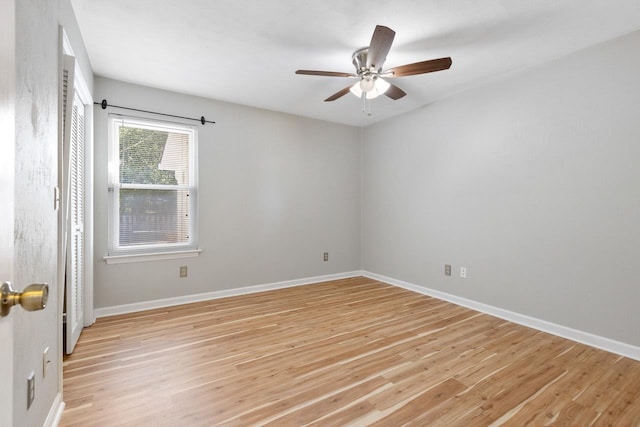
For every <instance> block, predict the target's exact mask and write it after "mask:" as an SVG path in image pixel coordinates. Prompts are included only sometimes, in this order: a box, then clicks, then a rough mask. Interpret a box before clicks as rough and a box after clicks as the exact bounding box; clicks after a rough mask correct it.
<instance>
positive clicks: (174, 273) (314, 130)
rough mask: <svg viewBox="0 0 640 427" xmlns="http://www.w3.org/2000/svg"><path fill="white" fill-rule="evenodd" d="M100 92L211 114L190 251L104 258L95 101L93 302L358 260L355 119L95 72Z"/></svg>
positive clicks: (177, 292) (176, 292) (102, 139)
mask: <svg viewBox="0 0 640 427" xmlns="http://www.w3.org/2000/svg"><path fill="white" fill-rule="evenodd" d="M103 98H106V99H107V100H108V102H109V103H110V104H113V105H122V106H127V107H133V108H139V109H148V110H153V111H161V112H166V113H171V114H177V115H184V116H190V117H200V116H201V115H204V116H206V118H207V119H209V120H215V121H216V122H217V123H216V124H215V125H210V124H207V125H206V126H200V125H199V127H198V155H199V165H198V167H199V205H200V207H199V247H200V248H201V249H202V253H201V254H200V256H199V257H197V258H187V259H175V260H169V261H148V262H136V263H128V264H106V263H105V261H104V260H103V259H102V257H103V256H104V255H106V253H107V230H108V227H107V215H106V214H107V206H108V205H107V129H106V124H107V112H105V111H103V110H102V109H100V108H99V107H96V109H95V110H94V126H95V159H96V160H95V187H94V189H95V204H94V206H95V289H94V292H95V298H94V301H95V306H96V308H102V307H111V306H117V305H121V304H128V303H135V302H142V301H150V300H155V299H162V298H171V297H177V296H185V295H191V294H198V293H204V292H212V291H218V290H225V289H232V288H238V287H243V286H250V285H258V284H265V283H272V282H278V281H285V280H293V279H300V278H306V277H313V276H319V275H326V274H334V273H343V272H347V271H353V270H359V269H360V173H361V171H360V159H361V144H360V137H361V130H360V129H359V128H355V127H349V126H344V125H337V124H332V123H327V122H322V121H318V120H312V119H306V118H301V117H296V116H291V115H287V114H281V113H277V112H271V111H265V110H259V109H254V108H249V107H244V106H239V105H234V104H228V103H223V102H217V101H212V100H207V99H204V98H198V97H193V96H187V95H181V94H176V93H171V92H166V91H161V90H157V89H152V88H147V87H142V86H136V85H130V84H126V83H122V82H118V81H115V80H110V79H105V78H100V77H97V78H96V79H95V99H96V100H97V101H100V100H102V99H103ZM117 111H118V110H117V109H111V108H110V109H109V110H108V112H117ZM120 112H122V111H120ZM124 113H126V111H125V112H124ZM134 115H137V116H144V115H143V114H141V113H136V114H134ZM151 117H154V116H151ZM155 118H158V117H157V116H155ZM190 123H191V124H193V123H195V122H190ZM325 251H328V252H329V253H330V261H329V262H323V260H322V254H323V252H325ZM181 265H186V266H188V268H189V277H188V278H186V279H180V278H179V266H181Z"/></svg>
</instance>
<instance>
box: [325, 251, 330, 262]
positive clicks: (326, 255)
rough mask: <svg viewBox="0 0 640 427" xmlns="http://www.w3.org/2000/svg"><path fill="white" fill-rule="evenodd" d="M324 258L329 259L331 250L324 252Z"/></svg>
mask: <svg viewBox="0 0 640 427" xmlns="http://www.w3.org/2000/svg"><path fill="white" fill-rule="evenodd" d="M324 260H325V261H329V252H325V253H324Z"/></svg>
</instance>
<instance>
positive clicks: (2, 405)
mask: <svg viewBox="0 0 640 427" xmlns="http://www.w3.org/2000/svg"><path fill="white" fill-rule="evenodd" d="M15 28H16V9H15V2H14V1H13V0H11V1H2V2H0V59H1V60H2V64H3V70H2V72H1V73H0V200H2V208H0V281H13V280H14V256H15V252H14V226H15V225H14V219H15V217H14V216H15V207H14V206H15V205H14V203H15V202H14V200H15V147H16V131H15V125H16V120H15V107H16V105H15V100H16V92H15V91H16V76H15V69H16V38H15V37H16V35H15ZM0 341H1V342H2V344H1V345H0V366H2V376H3V380H2V381H0V415H1V416H2V419H1V422H2V425H5V424H4V423H5V422H6V423H8V424H7V425H13V424H12V423H13V367H14V354H13V353H14V345H13V316H10V315H9V316H6V317H2V318H0Z"/></svg>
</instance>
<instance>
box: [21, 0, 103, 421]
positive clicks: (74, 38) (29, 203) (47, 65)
mask: <svg viewBox="0 0 640 427" xmlns="http://www.w3.org/2000/svg"><path fill="white" fill-rule="evenodd" d="M15 10H16V18H15V21H16V53H15V56H16V92H15V93H16V105H15V129H16V137H15V138H16V140H15V146H16V150H15V173H16V180H15V195H16V200H15V263H14V264H15V265H14V271H15V276H14V279H15V280H14V281H15V287H16V289H19V290H20V289H22V288H24V287H25V286H27V285H28V284H30V283H33V282H41V281H45V282H48V283H49V286H50V292H49V304H48V306H47V308H46V309H45V310H42V311H38V312H33V313H28V312H26V311H24V310H22V309H21V308H19V307H16V308H14V309H13V310H12V312H11V316H12V317H13V319H14V363H13V365H14V366H13V369H14V389H13V423H14V425H17V426H36V425H42V424H43V422H44V421H45V419H46V418H47V415H48V414H49V412H50V411H51V410H52V406H53V405H54V402H55V399H56V396H57V395H58V392H59V391H61V384H60V378H61V376H60V371H61V367H62V365H61V360H60V356H61V352H62V350H61V348H60V334H59V328H60V319H59V311H58V310H59V309H60V304H61V301H59V299H58V290H59V284H58V283H57V279H56V268H57V262H56V259H57V242H56V239H57V212H56V211H54V204H53V194H54V192H53V189H54V187H55V186H56V185H57V159H58V81H59V80H58V79H59V76H58V58H59V40H58V33H59V25H64V26H65V27H67V28H70V29H71V34H70V39H71V42H72V44H74V49H75V50H76V51H78V52H79V53H80V54H81V55H83V57H84V58H85V59H84V60H83V61H82V66H83V67H84V70H83V71H85V72H86V73H85V74H87V76H88V77H89V81H90V78H91V69H90V66H89V64H88V61H87V60H86V54H85V53H84V46H83V44H82V40H81V39H80V38H79V32H78V31H77V25H76V22H75V17H74V16H73V13H72V12H71V7H70V5H69V3H68V1H67V0H59V1H58V0H49V1H37V2H36V1H22V0H21V1H16V2H15ZM46 347H49V349H50V351H49V354H50V356H51V364H50V367H49V369H48V373H47V376H46V377H43V374H42V351H43V350H44V349H45V348H46ZM31 371H33V372H34V373H35V378H36V396H35V400H34V403H33V406H32V407H31V409H29V410H28V411H27V407H26V406H27V405H26V396H27V391H26V388H27V377H28V376H29V374H30V372H31Z"/></svg>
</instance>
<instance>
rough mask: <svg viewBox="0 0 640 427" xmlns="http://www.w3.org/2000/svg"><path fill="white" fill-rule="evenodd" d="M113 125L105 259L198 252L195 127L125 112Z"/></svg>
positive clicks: (115, 119) (112, 120)
mask: <svg viewBox="0 0 640 427" xmlns="http://www.w3.org/2000/svg"><path fill="white" fill-rule="evenodd" d="M109 125H110V126H109V129H110V135H109V193H110V216H109V235H110V242H109V256H108V257H106V259H107V261H108V262H109V260H110V259H111V260H114V259H121V258H122V257H123V256H124V257H130V256H134V258H141V259H145V258H146V257H144V256H143V257H140V255H150V254H151V255H160V257H159V258H160V259H161V258H166V257H167V255H182V256H189V255H191V256H195V255H197V239H196V234H197V230H196V224H197V222H196V210H197V204H196V195H197V185H196V176H197V175H196V164H197V162H196V148H197V147H196V129H195V128H194V127H191V126H187V125H179V124H174V123H166V122H156V121H151V120H143V119H136V118H131V117H122V116H110V117H109ZM162 255H164V256H162ZM131 260H135V259H131Z"/></svg>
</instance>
